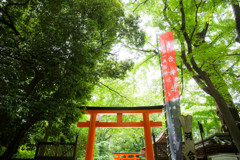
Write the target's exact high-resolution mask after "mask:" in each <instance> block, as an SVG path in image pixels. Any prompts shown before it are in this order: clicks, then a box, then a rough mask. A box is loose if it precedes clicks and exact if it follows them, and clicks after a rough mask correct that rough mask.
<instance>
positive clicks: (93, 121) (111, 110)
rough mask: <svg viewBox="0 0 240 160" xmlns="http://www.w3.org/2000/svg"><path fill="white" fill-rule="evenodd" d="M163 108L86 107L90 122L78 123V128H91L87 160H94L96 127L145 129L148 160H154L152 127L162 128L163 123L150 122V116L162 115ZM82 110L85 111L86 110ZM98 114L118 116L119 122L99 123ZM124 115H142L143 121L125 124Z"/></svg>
mask: <svg viewBox="0 0 240 160" xmlns="http://www.w3.org/2000/svg"><path fill="white" fill-rule="evenodd" d="M162 108H163V106H162V105H161V106H151V107H85V109H86V111H87V113H86V114H90V115H91V118H90V121H87V122H78V124H77V127H89V131H88V141H87V148H86V156H85V160H93V151H94V141H95V132H96V127H144V136H145V148H146V157H147V160H154V152H153V145H152V134H151V127H160V126H162V122H153V121H150V120H149V114H153V113H162ZM81 109H82V110H84V108H81ZM97 114H117V122H99V121H97ZM123 114H142V115H143V121H140V122H123V121H122V115H123Z"/></svg>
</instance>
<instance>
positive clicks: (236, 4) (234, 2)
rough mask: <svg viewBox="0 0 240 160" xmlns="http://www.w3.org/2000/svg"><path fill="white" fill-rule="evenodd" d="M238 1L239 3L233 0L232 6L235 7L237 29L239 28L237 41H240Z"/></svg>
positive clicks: (239, 8) (239, 29)
mask: <svg viewBox="0 0 240 160" xmlns="http://www.w3.org/2000/svg"><path fill="white" fill-rule="evenodd" d="M238 3H239V2H238V1H236V0H232V8H233V13H234V17H235V24H236V30H237V38H236V42H238V43H240V7H239V4H238Z"/></svg>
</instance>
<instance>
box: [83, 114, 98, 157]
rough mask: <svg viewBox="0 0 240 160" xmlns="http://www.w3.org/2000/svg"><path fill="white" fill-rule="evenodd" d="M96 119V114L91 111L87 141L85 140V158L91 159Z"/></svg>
mask: <svg viewBox="0 0 240 160" xmlns="http://www.w3.org/2000/svg"><path fill="white" fill-rule="evenodd" d="M96 119H97V114H96V113H92V114H91V121H90V125H89V131H88V141H87V149H86V157H85V160H93V151H94V142H95V133H96Z"/></svg>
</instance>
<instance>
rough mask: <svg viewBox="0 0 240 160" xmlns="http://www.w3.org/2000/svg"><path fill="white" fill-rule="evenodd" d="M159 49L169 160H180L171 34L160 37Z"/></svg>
mask: <svg viewBox="0 0 240 160" xmlns="http://www.w3.org/2000/svg"><path fill="white" fill-rule="evenodd" d="M160 47H161V57H162V58H161V59H162V73H163V84H164V93H165V106H166V107H165V111H166V113H167V117H166V118H167V124H168V125H167V128H168V137H169V147H170V151H171V159H172V160H182V159H183V155H182V130H181V125H180V122H179V120H178V117H179V116H180V115H181V111H180V97H179V86H178V77H177V64H176V56H175V50H174V41H173V32H167V33H165V34H163V35H161V36H160Z"/></svg>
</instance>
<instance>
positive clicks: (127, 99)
mask: <svg viewBox="0 0 240 160" xmlns="http://www.w3.org/2000/svg"><path fill="white" fill-rule="evenodd" d="M98 83H100V84H101V85H103V86H104V87H106V88H108V89H109V90H110V91H113V92H115V93H116V94H118V95H119V96H120V97H122V98H125V99H126V100H128V101H129V102H131V103H133V102H132V101H130V100H129V99H128V98H127V97H125V96H123V95H121V94H120V93H119V92H117V91H115V90H114V89H112V88H110V87H108V86H107V85H105V84H103V83H102V82H100V81H99V82H98Z"/></svg>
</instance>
